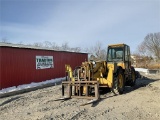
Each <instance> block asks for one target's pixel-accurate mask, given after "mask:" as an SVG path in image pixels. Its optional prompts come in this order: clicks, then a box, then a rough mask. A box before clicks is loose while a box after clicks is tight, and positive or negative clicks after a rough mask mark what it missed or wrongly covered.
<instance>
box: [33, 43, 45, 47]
mask: <svg viewBox="0 0 160 120" xmlns="http://www.w3.org/2000/svg"><path fill="white" fill-rule="evenodd" d="M33 46H35V47H43V44H42V43H40V42H35V43H33Z"/></svg>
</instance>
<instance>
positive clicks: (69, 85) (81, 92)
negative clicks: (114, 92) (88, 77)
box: [62, 81, 99, 100]
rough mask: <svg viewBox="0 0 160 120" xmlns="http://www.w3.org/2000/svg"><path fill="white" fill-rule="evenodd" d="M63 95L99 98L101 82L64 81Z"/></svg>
mask: <svg viewBox="0 0 160 120" xmlns="http://www.w3.org/2000/svg"><path fill="white" fill-rule="evenodd" d="M66 94H67V95H66ZM62 96H67V97H68V98H86V99H95V100H98V99H99V83H98V81H63V82H62Z"/></svg>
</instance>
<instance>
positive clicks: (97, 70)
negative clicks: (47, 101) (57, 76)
mask: <svg viewBox="0 0 160 120" xmlns="http://www.w3.org/2000/svg"><path fill="white" fill-rule="evenodd" d="M65 69H66V73H67V74H66V81H63V82H62V96H63V97H62V98H60V99H70V98H88V99H92V100H91V101H90V102H93V101H96V100H98V99H99V97H100V95H99V90H100V88H104V87H106V88H110V89H111V91H112V92H113V93H114V94H116V95H118V94H122V93H123V92H124V88H125V85H129V86H134V85H135V82H136V77H135V70H134V68H133V67H132V66H131V54H130V47H129V46H128V45H126V44H114V45H109V46H108V52H107V59H106V61H89V62H88V61H85V62H82V65H81V66H79V67H76V69H75V70H74V71H72V68H71V67H70V65H66V66H65ZM66 88H67V89H66ZM66 90H67V91H66Z"/></svg>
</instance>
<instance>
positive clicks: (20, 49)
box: [0, 43, 88, 89]
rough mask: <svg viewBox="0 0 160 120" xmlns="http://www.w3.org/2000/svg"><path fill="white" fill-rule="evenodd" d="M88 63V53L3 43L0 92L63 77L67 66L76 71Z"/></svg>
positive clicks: (0, 61)
mask: <svg viewBox="0 0 160 120" xmlns="http://www.w3.org/2000/svg"><path fill="white" fill-rule="evenodd" d="M85 60H88V54H87V53H76V52H68V51H57V50H51V49H42V48H38V47H30V46H25V45H15V44H5V43H0V89H3V88H7V87H11V86H18V85H21V84H29V83H31V82H41V81H44V80H50V79H54V78H59V77H64V76H65V64H69V65H71V67H72V69H74V68H75V67H76V66H79V65H81V63H82V62H83V61H85Z"/></svg>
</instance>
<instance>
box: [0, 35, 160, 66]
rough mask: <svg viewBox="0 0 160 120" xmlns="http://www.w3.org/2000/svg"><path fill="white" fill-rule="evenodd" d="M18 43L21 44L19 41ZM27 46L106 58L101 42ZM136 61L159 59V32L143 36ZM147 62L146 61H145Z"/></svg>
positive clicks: (42, 43)
mask: <svg viewBox="0 0 160 120" xmlns="http://www.w3.org/2000/svg"><path fill="white" fill-rule="evenodd" d="M1 42H4V43H9V42H8V40H7V39H5V38H4V39H2V40H1ZM19 44H22V42H20V43H19ZM28 45H29V46H35V47H45V48H50V49H55V50H62V51H72V52H87V53H89V60H106V56H107V48H103V47H102V43H100V42H97V43H96V44H95V45H94V46H92V47H90V48H83V49H82V48H80V47H70V46H69V44H68V43H67V42H64V43H62V45H57V44H56V43H55V42H49V41H44V42H35V43H33V44H28ZM133 55H134V56H135V57H136V60H137V61H138V60H139V61H143V62H144V61H145V62H146V61H150V60H152V59H156V60H158V61H159V60H160V32H158V33H149V34H147V35H146V36H145V37H144V40H143V41H142V43H141V44H140V45H139V46H138V47H137V52H135V53H133ZM146 64H147V62H146Z"/></svg>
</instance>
